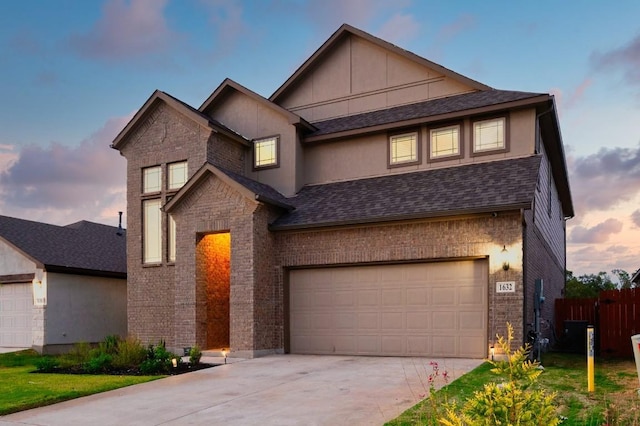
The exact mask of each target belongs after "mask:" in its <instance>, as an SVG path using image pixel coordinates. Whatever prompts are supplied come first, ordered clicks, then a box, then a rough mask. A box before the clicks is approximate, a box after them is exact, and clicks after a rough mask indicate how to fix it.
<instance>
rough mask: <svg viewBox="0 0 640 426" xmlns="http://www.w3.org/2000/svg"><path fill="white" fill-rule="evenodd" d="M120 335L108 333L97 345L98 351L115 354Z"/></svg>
mask: <svg viewBox="0 0 640 426" xmlns="http://www.w3.org/2000/svg"><path fill="white" fill-rule="evenodd" d="M120 340H121V339H120V336H117V335H115V334H110V335H109V336H106V337H105V338H104V340H103V341H102V342H100V344H99V345H98V348H99V349H100V352H102V353H105V354H109V355H115V354H116V353H117V352H118V345H119V344H120Z"/></svg>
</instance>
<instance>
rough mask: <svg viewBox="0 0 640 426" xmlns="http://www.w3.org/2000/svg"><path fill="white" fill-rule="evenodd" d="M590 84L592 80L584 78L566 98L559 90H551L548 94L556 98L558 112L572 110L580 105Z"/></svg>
mask: <svg viewBox="0 0 640 426" xmlns="http://www.w3.org/2000/svg"><path fill="white" fill-rule="evenodd" d="M592 84H593V80H592V79H590V78H585V79H584V80H582V82H581V83H580V84H579V85H578V86H577V87H576V88H575V89H573V91H571V92H569V93H568V94H567V95H566V96H565V94H564V92H563V91H562V90H561V89H555V88H554V89H551V90H550V92H551V93H552V94H553V95H554V96H555V98H556V104H557V105H558V110H560V112H563V111H565V110H569V109H572V108H573V107H575V106H576V105H578V104H580V102H582V100H583V98H584V94H585V93H586V91H587V89H588V88H589V87H591V85H592Z"/></svg>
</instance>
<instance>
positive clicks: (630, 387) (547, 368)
mask: <svg viewBox="0 0 640 426" xmlns="http://www.w3.org/2000/svg"><path fill="white" fill-rule="evenodd" d="M542 364H543V366H544V372H543V373H542V374H541V375H540V377H539V379H538V381H537V383H536V384H535V386H536V387H540V388H543V389H547V390H549V391H556V392H557V397H556V403H557V406H558V414H559V415H561V416H563V417H565V418H566V419H565V420H564V421H563V422H562V425H563V426H564V425H568V426H573V425H576V426H577V425H594V426H601V425H605V424H606V425H608V426H614V425H640V397H639V396H638V393H637V390H638V388H639V387H640V386H639V383H638V376H637V374H636V366H635V362H634V361H633V360H606V359H604V358H596V370H595V372H596V373H595V392H594V393H589V392H588V391H587V363H586V359H585V356H584V355H573V354H559V353H547V354H544V355H543V358H542ZM491 368H492V367H491V365H490V364H489V363H484V364H482V365H481V366H479V367H478V368H476V369H475V370H473V371H472V372H470V373H468V374H466V375H464V376H462V377H460V378H459V379H457V380H455V381H454V382H452V383H450V384H449V385H448V386H446V387H444V388H442V389H441V390H439V391H437V392H435V393H434V396H433V397H432V398H427V399H425V400H423V401H421V402H420V403H418V404H417V405H415V406H414V407H412V408H410V409H409V410H407V411H405V412H404V413H402V414H401V415H400V416H399V417H397V418H396V419H394V420H392V421H391V422H389V423H387V425H394V426H396V425H416V424H423V425H436V424H438V423H437V422H436V420H435V419H434V416H433V412H434V409H438V408H439V407H442V405H443V404H442V403H443V402H445V401H449V402H450V401H453V400H456V401H465V400H466V399H467V398H468V397H469V396H471V395H472V394H473V392H474V391H477V390H480V389H482V386H483V385H484V384H485V383H488V382H491V381H499V377H497V376H496V375H495V374H493V373H492V372H491V371H490V370H491Z"/></svg>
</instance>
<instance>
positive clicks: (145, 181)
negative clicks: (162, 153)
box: [142, 166, 162, 194]
mask: <svg viewBox="0 0 640 426" xmlns="http://www.w3.org/2000/svg"><path fill="white" fill-rule="evenodd" d="M161 189H162V169H161V168H160V166H153V167H147V168H145V169H142V193H143V194H149V193H151V192H160V190H161Z"/></svg>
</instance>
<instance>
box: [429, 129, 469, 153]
mask: <svg viewBox="0 0 640 426" xmlns="http://www.w3.org/2000/svg"><path fill="white" fill-rule="evenodd" d="M460 135H461V126H460V125H459V124H455V125H451V126H446V127H440V128H437V129H431V130H430V131H429V160H439V159H451V158H456V157H457V158H459V157H460V156H461V155H462V149H461V147H460V140H461V137H460Z"/></svg>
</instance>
